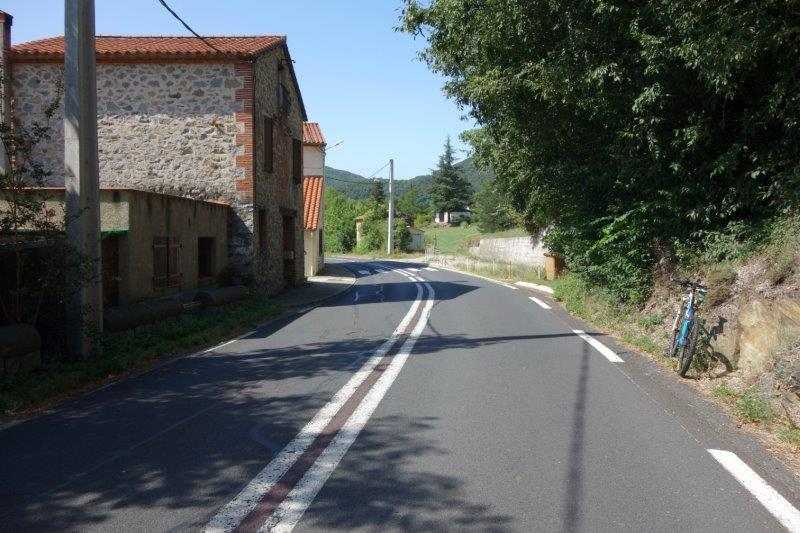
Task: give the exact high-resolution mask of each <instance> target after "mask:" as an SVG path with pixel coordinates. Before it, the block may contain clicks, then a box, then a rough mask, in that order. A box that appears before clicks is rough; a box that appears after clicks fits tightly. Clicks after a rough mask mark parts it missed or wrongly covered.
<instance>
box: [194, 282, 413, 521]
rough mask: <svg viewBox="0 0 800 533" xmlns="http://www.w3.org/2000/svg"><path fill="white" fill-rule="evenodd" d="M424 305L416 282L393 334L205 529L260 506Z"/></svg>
mask: <svg viewBox="0 0 800 533" xmlns="http://www.w3.org/2000/svg"><path fill="white" fill-rule="evenodd" d="M421 304H422V285H417V297H416V299H415V300H414V303H413V304H412V305H411V308H410V309H409V310H408V312H407V313H406V315H405V316H404V317H403V319H402V320H401V321H400V324H399V325H398V326H397V328H396V329H395V330H394V333H392V335H391V336H390V337H389V338H388V339H387V340H386V342H384V343H383V344H382V345H381V346H380V347H379V348H378V349H377V350H376V351H375V353H374V355H373V356H372V357H370V358H369V359H368V360H367V361H366V362H365V363H364V365H363V366H362V367H361V368H360V369H359V370H358V371H357V372H356V373H355V374H353V376H352V377H351V378H350V380H349V381H348V382H347V383H346V384H345V386H344V387H342V388H341V389H339V391H338V392H337V393H336V394H335V395H334V396H333V398H331V400H330V401H329V402H328V403H327V404H325V406H323V407H322V409H320V410H319V411H318V412H317V414H316V415H314V418H313V419H312V420H311V421H310V422H309V423H308V424H306V426H305V427H304V428H303V429H302V430H301V431H300V433H298V434H297V436H296V437H295V438H294V439H293V440H292V441H291V442H290V443H289V444H288V445H287V446H286V447H285V448H284V449H283V450H281V452H280V453H279V454H278V455H276V456H275V458H274V459H272V461H270V462H269V464H268V465H267V466H266V467H264V469H263V470H261V472H259V473H258V475H257V476H256V477H255V478H253V480H252V481H250V483H248V484H247V486H245V488H244V489H242V491H241V492H240V493H239V494H238V495H237V496H236V497H235V498H234V499H233V500H232V501H231V502H229V503H228V504H227V505H225V507H223V508H222V509H221V510H220V511H219V512H218V513H217V514H216V516H214V517H213V518H212V519H211V521H210V522H209V523H208V525H206V527H205V531H208V532H222V531H225V532H227V531H232V530H233V529H235V528H236V526H238V525H239V524H240V523H241V521H242V520H244V519H245V518H246V517H247V515H248V514H250V512H251V511H252V510H253V509H254V508H255V507H256V505H258V502H259V501H260V500H261V498H262V497H263V496H264V495H265V494H266V493H267V492H269V490H270V489H271V488H272V486H273V485H274V484H275V482H276V481H278V480H279V479H280V478H281V476H283V475H284V474H285V473H286V472H287V471H288V470H289V469H290V468H291V467H292V465H293V464H294V462H295V461H296V460H297V458H298V457H300V456H301V455H302V454H303V452H305V451H306V449H307V448H308V447H309V446H310V445H311V443H313V442H314V440H315V439H316V438H317V437H318V436H319V434H320V433H321V432H322V430H323V429H324V428H325V426H327V425H328V423H329V422H330V421H331V419H332V418H333V416H334V415H335V414H336V413H337V412H338V411H339V409H341V408H342V406H343V405H344V404H345V403H346V402H347V400H348V399H349V398H350V396H352V395H353V393H354V392H355V391H356V389H358V387H359V385H361V383H363V381H364V380H365V379H367V376H369V374H370V373H371V372H372V371H373V370H374V369H375V366H377V364H378V362H380V360H381V359H382V358H383V357H384V356H385V355H386V354H387V353H388V352H389V350H391V349H392V347H393V346H394V345H395V343H397V340H398V338H399V337H400V336H401V335H402V334H404V333H405V332H406V329H408V326H409V324H410V323H411V320H412V319H413V318H414V315H415V314H416V313H417V310H418V309H419V307H420V305H421Z"/></svg>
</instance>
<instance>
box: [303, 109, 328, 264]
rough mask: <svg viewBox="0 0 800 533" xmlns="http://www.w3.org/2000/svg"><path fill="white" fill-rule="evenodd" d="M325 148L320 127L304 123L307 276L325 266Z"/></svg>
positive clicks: (304, 236) (304, 220) (304, 209)
mask: <svg viewBox="0 0 800 533" xmlns="http://www.w3.org/2000/svg"><path fill="white" fill-rule="evenodd" d="M325 146H326V142H325V136H324V135H323V134H322V130H321V129H320V127H319V124H317V123H316V122H305V123H303V229H304V235H303V242H304V247H305V274H306V276H314V275H316V274H317V273H318V272H319V271H320V270H322V267H323V266H324V265H325V249H324V248H325V246H324V227H323V226H324V209H325V202H324V195H325Z"/></svg>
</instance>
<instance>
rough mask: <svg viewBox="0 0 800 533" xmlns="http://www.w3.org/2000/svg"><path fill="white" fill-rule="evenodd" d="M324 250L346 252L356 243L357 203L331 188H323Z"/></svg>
mask: <svg viewBox="0 0 800 533" xmlns="http://www.w3.org/2000/svg"><path fill="white" fill-rule="evenodd" d="M324 201H325V208H324V215H325V223H324V234H323V237H324V239H325V250H327V251H328V252H331V253H347V252H350V251H352V250H353V248H354V247H355V245H356V217H357V216H358V207H359V203H358V202H356V201H354V200H351V199H349V198H347V197H346V196H344V195H343V194H342V193H340V192H338V191H335V190H333V189H329V188H326V189H325V198H324Z"/></svg>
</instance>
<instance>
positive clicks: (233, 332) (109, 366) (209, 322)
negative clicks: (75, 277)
mask: <svg viewBox="0 0 800 533" xmlns="http://www.w3.org/2000/svg"><path fill="white" fill-rule="evenodd" d="M279 311H280V309H279V307H278V306H277V305H276V304H274V303H272V302H271V301H270V300H268V299H267V298H265V297H261V296H253V297H251V298H248V299H246V300H244V301H241V302H237V303H235V304H229V305H225V306H221V307H216V308H211V309H204V310H202V311H199V312H196V313H187V314H183V315H181V316H178V317H175V318H171V319H167V320H164V321H162V322H160V323H158V324H153V325H150V326H142V327H139V328H136V330H131V331H125V332H122V333H113V334H104V335H103V336H102V339H101V342H102V346H103V354H102V355H101V356H100V357H97V358H94V359H89V360H85V361H59V362H55V363H52V364H49V365H47V366H46V367H44V368H41V369H38V370H36V371H33V372H30V373H27V374H23V375H16V376H9V377H4V378H0V416H6V417H7V416H13V415H17V414H20V413H24V412H26V411H30V410H33V409H36V408H40V407H43V406H46V405H49V404H51V403H53V402H54V401H57V400H60V399H63V398H65V397H67V396H69V395H71V394H74V393H77V392H80V391H82V390H86V389H89V388H91V387H93V386H97V385H99V384H101V383H103V382H106V381H108V380H110V379H113V378H115V377H119V376H121V375H124V374H125V373H128V372H132V371H138V370H144V369H146V368H148V367H149V366H151V365H152V363H153V362H155V361H156V360H158V359H161V358H164V357H167V356H175V355H180V354H184V353H191V352H192V351H195V350H197V349H198V348H202V347H206V346H210V345H213V344H215V343H218V342H221V341H224V340H227V339H230V338H233V337H236V336H237V335H240V334H242V333H243V332H245V331H247V330H248V329H251V328H253V327H254V326H257V325H259V324H261V323H263V322H264V321H265V320H267V319H269V318H270V317H273V316H275V315H277V314H278V312H279Z"/></svg>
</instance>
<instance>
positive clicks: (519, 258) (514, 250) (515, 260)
mask: <svg viewBox="0 0 800 533" xmlns="http://www.w3.org/2000/svg"><path fill="white" fill-rule="evenodd" d="M546 252H547V248H545V246H544V244H543V243H542V238H541V236H530V237H501V238H489V239H481V240H480V243H479V244H478V245H477V246H473V247H471V248H470V249H469V253H470V254H471V255H474V256H475V257H480V258H481V259H486V260H489V261H500V262H503V263H511V264H515V265H528V266H537V267H544V254H545V253H546Z"/></svg>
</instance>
